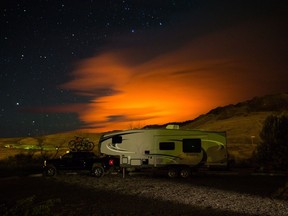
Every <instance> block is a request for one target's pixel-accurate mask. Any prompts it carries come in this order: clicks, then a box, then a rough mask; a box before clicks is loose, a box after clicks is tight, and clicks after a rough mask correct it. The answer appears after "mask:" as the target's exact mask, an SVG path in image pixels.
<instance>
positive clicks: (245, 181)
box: [57, 175, 288, 215]
mask: <svg viewBox="0 0 288 216" xmlns="http://www.w3.org/2000/svg"><path fill="white" fill-rule="evenodd" d="M57 181H61V182H66V183H69V184H73V185H74V184H76V185H81V186H82V187H85V188H89V189H96V190H103V189H104V190H106V191H111V192H113V193H118V194H122V195H129V196H133V197H141V198H146V199H149V200H154V202H155V203H157V202H158V201H168V202H169V203H175V204H181V205H185V206H189V207H192V208H195V209H205V210H207V209H210V210H211V212H213V211H214V210H215V211H214V212H215V213H217V214H221V213H223V214H227V215H229V214H231V215H235V214H240V215H241V214H243V215H245V214H246V215H288V202H287V200H280V199H276V198H272V197H273V194H275V192H276V191H277V185H279V184H281V183H280V181H281V180H280V178H277V177H263V176H261V177H256V176H243V177H239V176H220V177H219V176H194V177H191V178H189V179H167V178H161V177H158V178H155V177H149V176H127V177H126V178H124V179H123V178H122V176H121V175H118V176H104V177H103V178H100V179H97V178H90V177H88V176H86V177H84V176H79V175H75V176H67V175H66V176H60V177H57ZM128 208H129V207H128ZM149 208H150V207H149V206H147V209H149ZM144 212H145V211H143V213H144ZM148 212H149V211H148ZM149 213H152V212H149ZM178 213H181V212H178ZM185 213H187V212H183V214H185Z"/></svg>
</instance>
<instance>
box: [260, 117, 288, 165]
mask: <svg viewBox="0 0 288 216" xmlns="http://www.w3.org/2000/svg"><path fill="white" fill-rule="evenodd" d="M260 138H261V142H260V144H259V145H258V147H257V148H256V151H255V152H254V156H255V159H256V161H257V162H258V163H259V165H261V166H263V167H271V168H274V169H276V170H287V168H288V159H287V155H288V117H287V116H285V115H281V116H276V115H271V116H268V117H267V118H266V120H265V122H264V125H263V128H262V131H261V132H260Z"/></svg>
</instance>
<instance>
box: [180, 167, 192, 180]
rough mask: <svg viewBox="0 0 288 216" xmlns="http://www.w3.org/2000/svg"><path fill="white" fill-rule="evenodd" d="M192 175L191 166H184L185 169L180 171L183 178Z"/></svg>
mask: <svg viewBox="0 0 288 216" xmlns="http://www.w3.org/2000/svg"><path fill="white" fill-rule="evenodd" d="M190 175H191V171H190V169H189V168H183V169H181V171H180V176H181V177H182V178H188V177H189V176H190Z"/></svg>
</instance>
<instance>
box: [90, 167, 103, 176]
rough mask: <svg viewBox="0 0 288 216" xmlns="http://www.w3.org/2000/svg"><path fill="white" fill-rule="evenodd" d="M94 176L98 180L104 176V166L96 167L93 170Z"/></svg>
mask: <svg viewBox="0 0 288 216" xmlns="http://www.w3.org/2000/svg"><path fill="white" fill-rule="evenodd" d="M92 175H93V176H95V177H97V178H100V177H102V176H103V175H104V169H103V167H102V166H94V167H93V168H92Z"/></svg>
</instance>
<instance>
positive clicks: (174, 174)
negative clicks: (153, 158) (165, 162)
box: [167, 168, 178, 178]
mask: <svg viewBox="0 0 288 216" xmlns="http://www.w3.org/2000/svg"><path fill="white" fill-rule="evenodd" d="M167 174H168V176H169V177H170V178H176V177H178V170H177V169H176V168H169V169H168V173H167Z"/></svg>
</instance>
